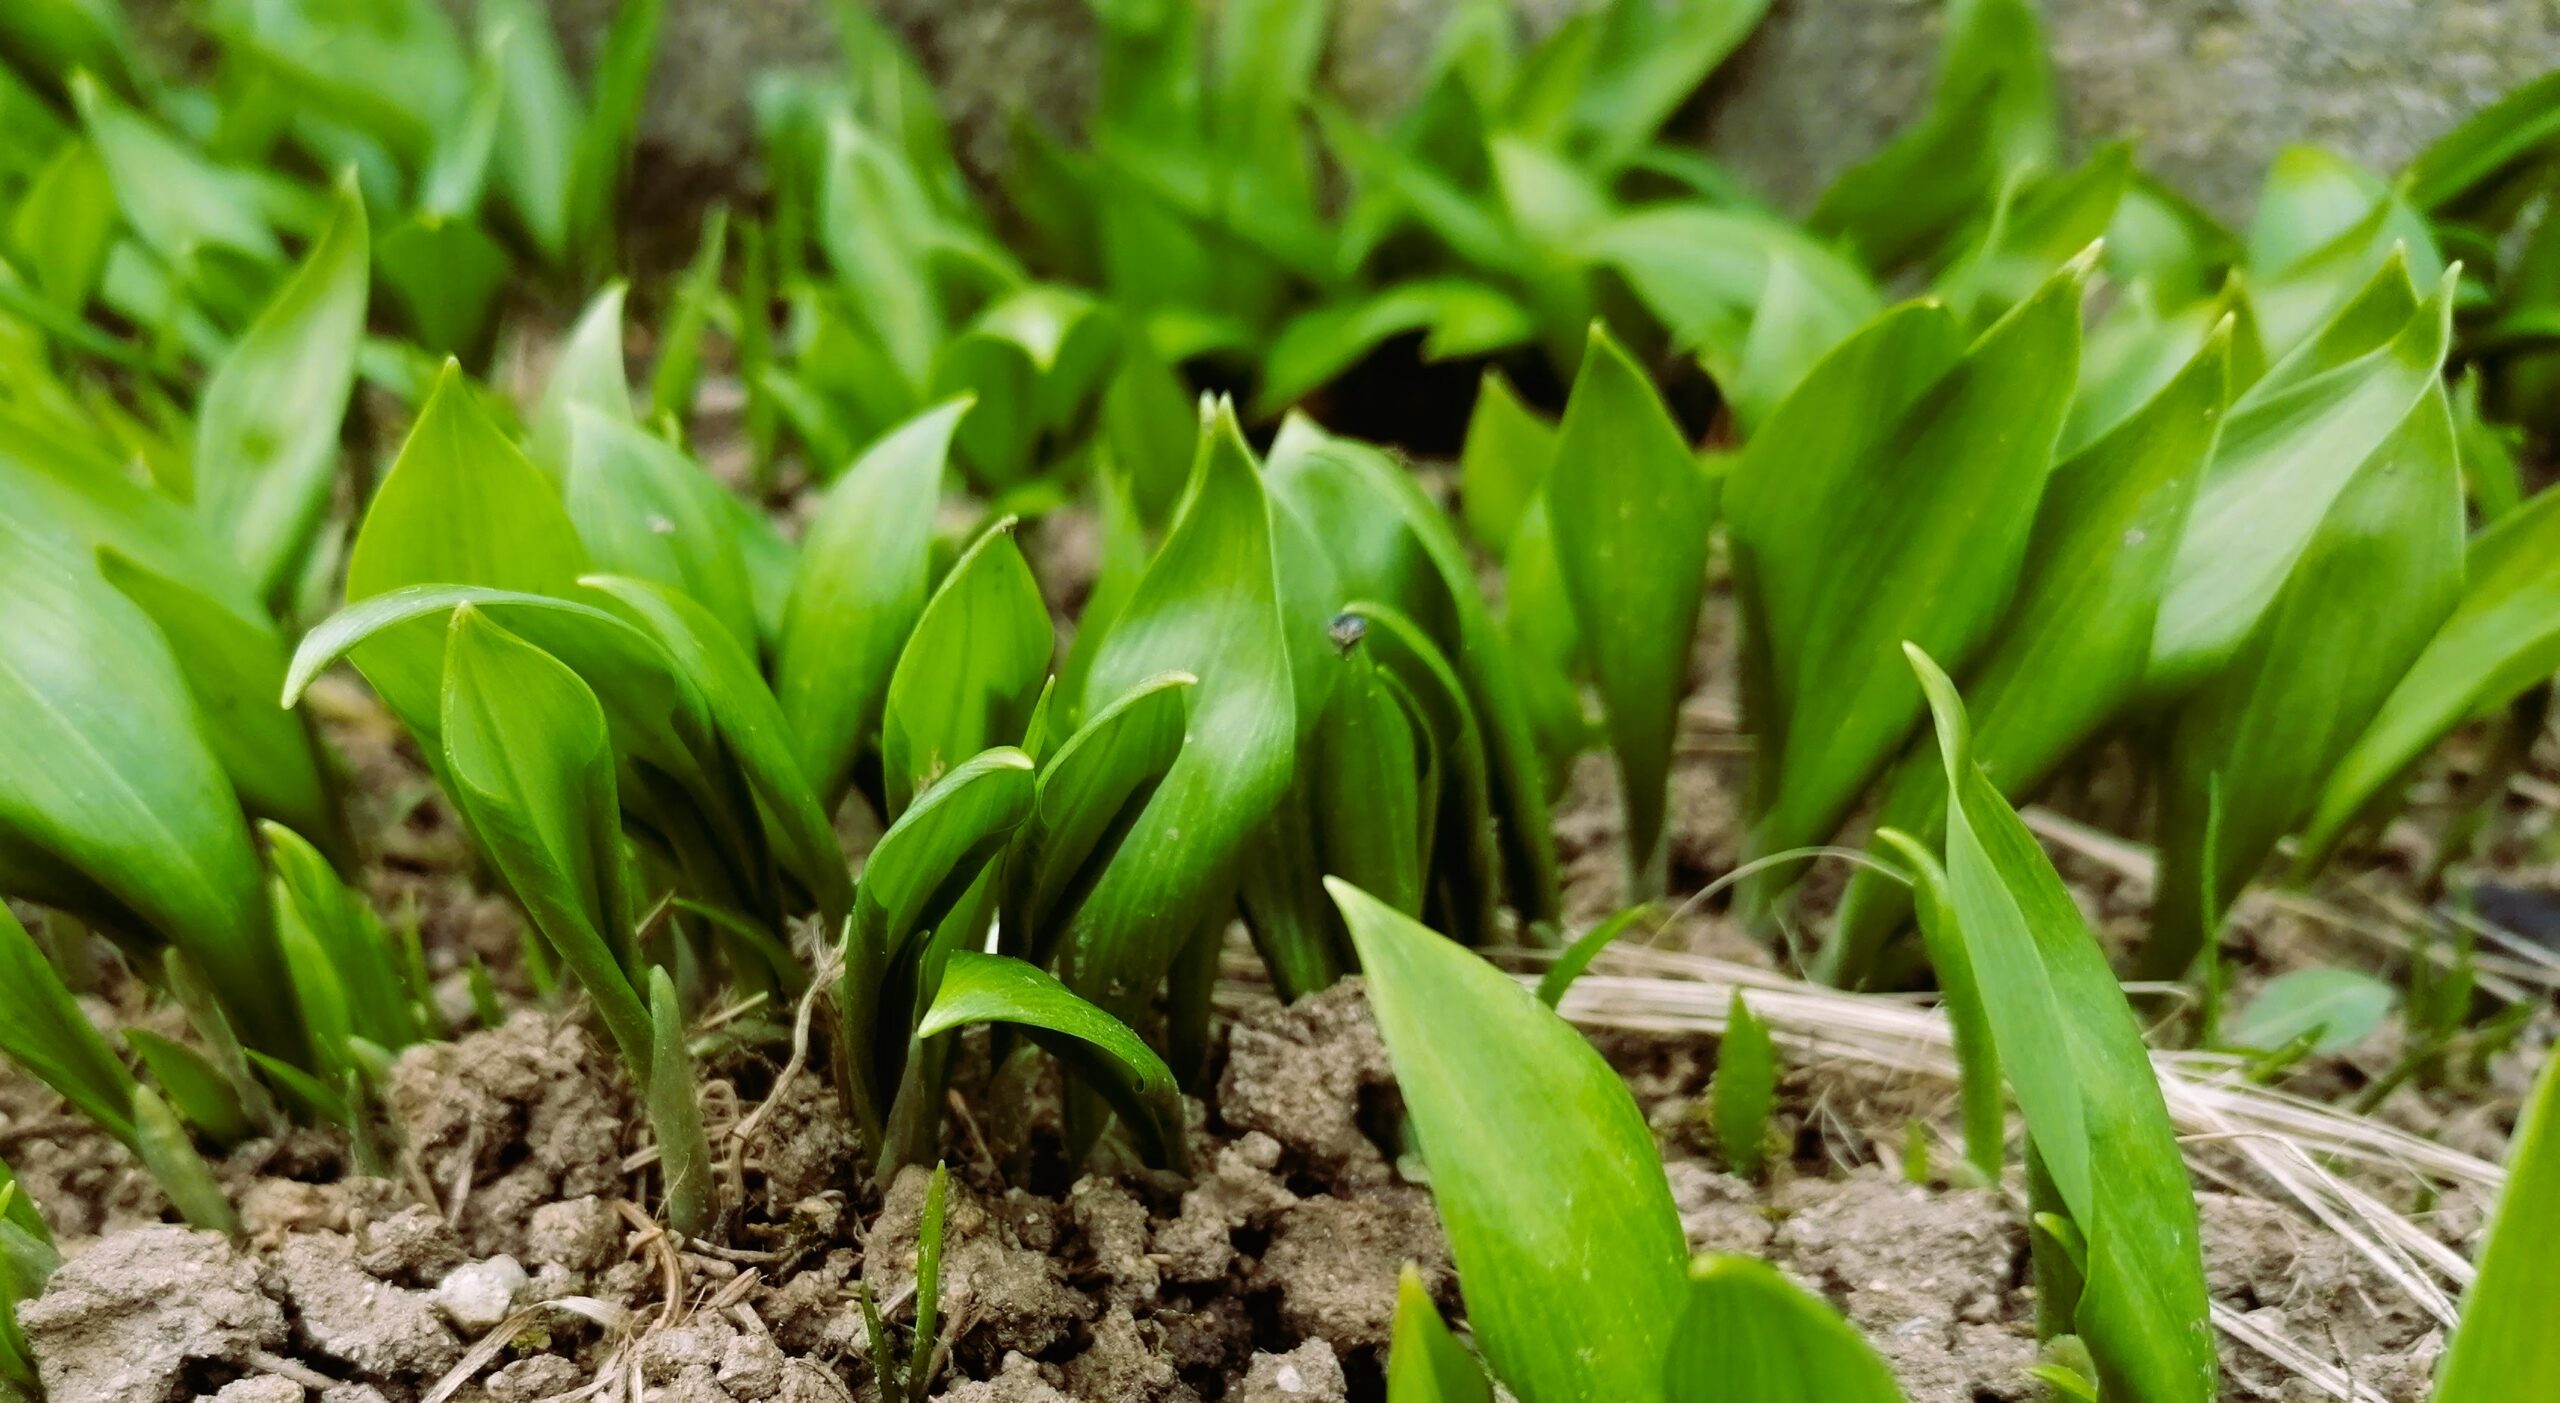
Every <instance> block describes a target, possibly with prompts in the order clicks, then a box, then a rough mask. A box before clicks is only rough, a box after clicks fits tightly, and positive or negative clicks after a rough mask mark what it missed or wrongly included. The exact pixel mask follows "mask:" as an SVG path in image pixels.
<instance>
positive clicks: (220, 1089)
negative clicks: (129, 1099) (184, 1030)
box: [124, 1028, 257, 1145]
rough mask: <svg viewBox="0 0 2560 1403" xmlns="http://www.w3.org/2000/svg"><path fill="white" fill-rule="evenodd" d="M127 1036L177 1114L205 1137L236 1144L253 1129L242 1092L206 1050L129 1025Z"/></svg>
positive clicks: (219, 1142)
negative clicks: (208, 1057) (243, 1102)
mask: <svg viewBox="0 0 2560 1403" xmlns="http://www.w3.org/2000/svg"><path fill="white" fill-rule="evenodd" d="M124 1040H125V1045H126V1046H128V1047H130V1048H132V1049H133V1051H134V1055H135V1056H138V1057H140V1058H141V1059H142V1065H143V1066H144V1067H146V1068H148V1069H149V1070H150V1072H151V1079H152V1080H153V1081H154V1082H157V1083H158V1084H159V1086H160V1090H161V1093H162V1094H163V1095H164V1096H166V1097H167V1098H168V1100H169V1103H170V1105H171V1106H172V1107H173V1108H174V1109H175V1110H176V1111H177V1112H178V1115H179V1117H180V1118H181V1119H183V1120H184V1121H186V1123H187V1124H189V1125H192V1126H194V1127H195V1128H196V1129H197V1130H198V1131H200V1132H202V1133H203V1134H204V1135H205V1137H206V1138H207V1139H210V1140H212V1141H213V1142H214V1143H215V1144H217V1145H236V1144H238V1143H239V1142H241V1141H243V1140H246V1139H248V1138H249V1136H250V1135H251V1134H253V1133H255V1131H256V1129H257V1127H256V1126H255V1124H254V1123H252V1122H251V1121H250V1119H249V1113H248V1112H247V1111H246V1110H243V1109H242V1108H241V1105H240V1094H239V1093H238V1092H237V1091H235V1090H233V1089H232V1086H231V1083H230V1082H229V1081H228V1080H227V1079H225V1078H224V1077H223V1075H222V1073H221V1072H219V1071H217V1070H215V1068H214V1065H213V1064H212V1063H211V1062H209V1061H207V1060H205V1056H204V1054H203V1053H200V1052H198V1051H196V1050H195V1049H194V1048H191V1047H189V1046H187V1045H186V1044H184V1043H181V1042H175V1041H172V1040H171V1039H169V1038H165V1037H162V1036H161V1035H160V1034H158V1033H155V1032H152V1031H151V1030H150V1029H148V1028H127V1029H125V1030H124Z"/></svg>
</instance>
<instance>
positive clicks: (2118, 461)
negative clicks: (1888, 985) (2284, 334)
mask: <svg viewBox="0 0 2560 1403" xmlns="http://www.w3.org/2000/svg"><path fill="white" fill-rule="evenodd" d="M2229 356H2230V345H2229V338H2228V335H2227V332H2225V333H2218V334H2217V335H2216V336H2215V337H2214V338H2212V339H2210V340H2209V341H2208V342H2207V344H2206V346H2205V347H2204V349H2203V350H2201V351H2200V352H2198V354H2197V355H2196V357H2195V359H2194V360H2192V361H2191V362H2189V363H2188V365H2187V366H2186V368H2185V369H2184V370H2182V371H2180V372H2179V373H2178V376H2177V378H2176V379H2174V380H2172V381H2171V382H2170V383H2169V384H2168V385H2167V386H2165V387H2164V388H2163V389H2162V390H2161V391H2160V393H2158V394H2157V395H2154V396H2153V397H2152V399H2151V401H2150V402H2149V403H2148V404H2146V405H2145V406H2143V408H2142V409H2141V410H2139V411H2138V412H2136V413H2135V414H2134V415H2133V417H2131V418H2130V419H2127V420H2126V421H2125V422H2124V423H2123V424H2122V425H2120V426H2118V427H2117V428H2116V429H2115V430H2113V431H2112V432H2110V433H2108V434H2107V435H2106V436H2104V437H2103V438H2101V439H2099V440H2098V441H2097V442H2096V443H2093V444H2091V445H2090V446H2089V447H2088V448H2087V449H2085V450H2083V451H2081V452H2079V453H2077V454H2074V455H2073V456H2072V457H2070V458H2069V459H2067V460H2065V461H2064V462H2062V463H2061V464H2060V465H2058V466H2056V467H2055V468H2054V470H2053V474H2052V477H2051V478H2050V479H2049V480H2048V482H2047V483H2046V486H2045V491H2044V498H2043V500H2042V502H2041V503H2040V505H2039V506H2038V508H2037V511H2036V521H2035V526H2034V528H2033V531H2032V533H2031V534H2030V535H2029V537H2028V541H2027V557H2026V563H2025V565H2024V567H2023V568H2022V569H2021V570H2020V572H2019V577H2018V589H2017V599H2016V602H2015V603H2014V604H2013V605H2011V606H2010V609H2009V612H2008V616H2007V617H2006V618H2005V619H2003V620H2002V622H2001V624H2000V626H1999V629H1998V631H1997V632H1996V633H1995V634H1994V635H1993V636H1992V638H1991V641H1990V642H1988V643H1987V644H1985V645H1984V646H1983V650H1982V656H1981V658H1980V659H1979V660H1978V661H1977V662H1976V663H1975V665H1974V666H1973V667H1972V669H1970V670H1969V671H1968V673H1967V674H1966V678H1965V696H1966V704H1967V706H1968V707H1969V708H1970V709H1971V710H1972V711H1973V713H1974V715H1975V716H1977V717H1978V718H1980V719H1979V722H1978V724H1977V725H1976V726H1975V728H1974V741H1973V754H1974V758H1975V761H1976V762H1977V763H1979V764H1980V765H1981V766H1982V767H1983V769H1984V771H1985V772H1987V773H1988V774H1990V776H1991V777H1992V780H1993V782H1994V783H1996V784H1998V785H1999V786H2000V790H2001V792H2002V793H2003V794H2006V795H2010V796H2012V797H2016V796H2020V795H2024V794H2027V793H2029V792H2031V791H2033V790H2034V789H2035V788H2036V787H2037V786H2038V785H2041V784H2042V783H2044V781H2045V779H2046V777H2047V776H2048V775H2050V774H2051V773H2052V772H2053V770H2054V769H2055V767H2057V766H2059V765H2061V764H2062V763H2063V762H2064V761H2066V760H2067V759H2068V758H2069V757H2070V756H2071V755H2072V754H2073V753H2074V752H2075V751H2077V750H2078V749H2079V748H2080V747H2081V746H2082V745H2084V744H2085V743H2086V742H2087V741H2088V740H2089V739H2090V738H2091V737H2093V736H2095V735H2097V734H2098V733H2099V732H2100V731H2102V730H2103V729H2104V728H2106V727H2107V726H2108V725H2110V724H2111V723H2113V722H2114V721H2115V720H2117V719H2118V718H2120V717H2122V716H2123V715H2124V714H2125V713H2126V711H2127V709H2128V708H2129V707H2131V706H2132V705H2133V704H2134V703H2135V702H2136V701H2137V700H2138V699H2139V696H2140V688H2141V684H2142V680H2143V674H2144V671H2145V669H2146V667H2147V666H2148V664H2149V662H2150V657H2151V635H2152V628H2153V624H2154V621H2155V619H2156V617H2157V615H2158V612H2159V607H2160V597H2161V593H2162V591H2163V590H2164V589H2165V588H2166V586H2167V583H2168V578H2169V564H2170V559H2171V555H2172V553H2173V552H2174V551H2175V550H2176V548H2177V543H2178V538H2179V535H2180V533H2181V532H2182V531H2183V530H2184V529H2185V525H2186V520H2187V513H2188V510H2189V508H2190V506H2191V504H2192V503H2193V501H2194V499H2195V493H2196V484H2197V481H2198V480H2199V479H2200V478H2201V477H2202V476H2203V473H2204V469H2205V464H2206V463H2207V461H2208V460H2209V459H2210V457H2211V455H2212V453H2213V447H2214V441H2215V437H2216V434H2217V433H2218V431H2219V430H2220V427H2221V424H2222V417H2223V406H2224V403H2225V401H2226V399H2227V397H2228V394H2229V389H2228V386H2227V383H2226V382H2227V380H2228V376H2229ZM1945 776H1946V771H1945V769H1944V767H1943V766H1941V765H1940V764H1939V763H1938V761H1937V759H1936V757H1935V756H1932V755H1930V754H1928V753H1927V751H1926V749H1925V748H1924V747H1922V746H1919V745H1915V746H1914V747H1913V752H1912V753H1911V754H1910V755H1909V756H1908V757H1907V758H1906V759H1905V760H1904V761H1903V763H1902V765H1901V767H1900V769H1898V770H1897V771H1896V772H1895V774H1894V776H1893V779H1892V781H1891V783H1890V784H1889V785H1888V786H1887V788H1886V792H1885V799H1884V803H1883V806H1882V808H1881V810H1880V811H1879V812H1878V814H1877V817H1876V821H1875V826H1876V827H1877V828H1878V829H1886V828H1898V829H1901V830H1904V831H1906V832H1908V833H1911V834H1914V835H1916V836H1917V837H1919V838H1920V839H1922V840H1923V841H1925V842H1932V843H1934V842H1935V841H1936V840H1937V838H1938V835H1939V831H1940V830H1939V826H1938V825H1939V822H1940V816H1941V815H1942V814H1943V812H1944V809H1945V804H1946V779H1945ZM1910 910H1911V903H1910V892H1909V889H1908V888H1906V887H1904V886H1903V885H1902V884H1900V883H1898V882H1895V881H1893V880H1891V879H1890V878H1887V877H1885V876H1883V875H1881V874H1879V873H1877V872H1875V871H1873V870H1871V869H1868V868H1864V867H1861V868H1860V869H1858V871H1856V872H1855V873H1853V874H1852V875H1851V876H1850V878H1849V890H1848V891H1847V892H1846V893H1845V894H1844V895H1843V897H1842V899H1841V906H1840V913H1839V919H1838V922H1837V924H1836V925H1835V927H1834V933H1833V935H1832V938H1831V940H1830V941H1829V942H1828V943H1826V945H1825V946H1824V950H1823V956H1822V959H1821V961H1820V965H1819V969H1820V972H1821V975H1822V977H1823V978H1824V979H1825V980H1827V981H1829V982H1833V983H1841V984H1848V985H1855V984H1857V983H1860V982H1862V981H1863V980H1864V979H1865V978H1866V977H1867V974H1868V973H1869V971H1870V969H1871V968H1872V962H1873V961H1874V959H1875V957H1876V955H1877V953H1878V952H1879V951H1880V950H1881V949H1882V948H1883V944H1884V941H1885V939H1886V938H1887V937H1888V936H1890V935H1891V934H1892V933H1893V930H1894V928H1895V927H1897V926H1899V925H1901V924H1902V923H1903V921H1904V920H1905V919H1907V918H1908V916H1909V913H1910Z"/></svg>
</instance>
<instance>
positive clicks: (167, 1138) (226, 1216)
mask: <svg viewBox="0 0 2560 1403" xmlns="http://www.w3.org/2000/svg"><path fill="white" fill-rule="evenodd" d="M133 1154H134V1158H136V1159H139V1160H141V1161H142V1167H143V1168H145V1169H148V1170H150V1171H151V1177H152V1179H153V1180H154V1181H155V1182H157V1183H158V1184H159V1185H160V1191H161V1192H162V1193H165V1194H167V1195H168V1196H169V1202H170V1203H171V1204H172V1205H174V1206H175V1207H176V1208H177V1210H178V1216H179V1217H181V1218H184V1219H186V1220H187V1222H188V1223H189V1224H190V1225H192V1226H194V1227H198V1228H202V1229H205V1230H207V1231H210V1232H218V1233H224V1234H237V1233H238V1232H239V1231H240V1220H239V1217H238V1216H237V1215H236V1214H234V1213H233V1212H232V1211H231V1201H230V1200H229V1199H228V1198H225V1197H224V1196H223V1193H222V1185H221V1184H219V1183H217V1182H215V1180H214V1177H213V1168H212V1166H210V1165H208V1164H206V1163H205V1162H204V1156H202V1155H200V1154H197V1153H196V1146H195V1141H193V1140H191V1139H189V1138H188V1136H187V1128H186V1127H185V1126H183V1125H181V1124H179V1123H178V1116H177V1113H176V1112H174V1111H172V1110H170V1109H169V1103H168V1102H166V1101H163V1100H161V1099H160V1094H159V1093H158V1092H155V1091H153V1090H152V1089H151V1088H149V1087H147V1086H137V1087H135V1088H134V1089H133Z"/></svg>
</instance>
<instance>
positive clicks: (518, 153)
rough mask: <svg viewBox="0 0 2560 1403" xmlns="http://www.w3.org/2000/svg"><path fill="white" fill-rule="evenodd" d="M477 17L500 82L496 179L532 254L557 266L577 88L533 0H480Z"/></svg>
mask: <svg viewBox="0 0 2560 1403" xmlns="http://www.w3.org/2000/svg"><path fill="white" fill-rule="evenodd" d="M478 15H479V26H480V44H481V47H482V49H483V51H485V52H488V53H490V54H493V55H494V56H495V57H496V60H497V63H498V68H499V72H500V73H501V74H502V75H503V77H504V81H505V85H506V94H507V96H506V103H505V106H504V109H503V111H502V113H501V115H500V117H499V119H498V136H499V140H498V147H497V153H496V155H497V166H498V181H499V184H500V185H501V186H503V187H504V189H505V191H506V194H507V202H508V204H509V205H510V206H511V207H512V208H513V209H514V211H515V217H516V222H517V224H519V225H520V226H522V228H523V229H524V231H525V234H526V236H527V237H528V238H529V239H530V240H531V242H532V244H533V247H534V249H535V251H536V252H538V253H540V254H541V256H542V258H543V261H544V262H547V263H549V264H551V265H552V266H554V267H558V266H560V265H561V264H563V263H564V262H566V260H567V255H568V249H569V201H570V198H571V196H572V194H573V193H574V192H573V191H572V190H571V188H570V182H571V180H572V178H573V177H572V174H571V168H572V167H573V166H574V165H575V163H576V161H577V150H578V125H579V113H580V104H579V101H578V93H577V89H576V87H575V86H574V85H573V84H572V83H571V81H570V78H569V68H568V64H567V63H566V62H564V61H563V60H562V58H561V56H560V45H559V41H558V40H557V39H556V38H554V37H553V35H552V32H551V21H550V17H549V16H548V15H547V14H546V13H545V12H544V10H543V9H542V7H540V6H538V5H536V4H534V3H533V0H479V5H478Z"/></svg>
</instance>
